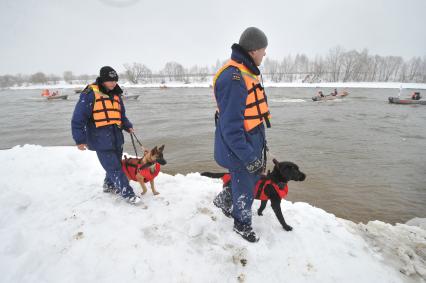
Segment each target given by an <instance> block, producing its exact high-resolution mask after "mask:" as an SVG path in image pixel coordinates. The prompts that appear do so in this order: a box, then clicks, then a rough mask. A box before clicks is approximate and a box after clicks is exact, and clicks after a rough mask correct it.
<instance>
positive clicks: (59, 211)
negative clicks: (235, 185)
mask: <svg viewBox="0 0 426 283" xmlns="http://www.w3.org/2000/svg"><path fill="white" fill-rule="evenodd" d="M0 161H1V162H0V172H1V173H0V174H1V176H0V177H1V178H0V188H1V191H0V243H1V246H0V274H1V277H0V278H1V279H0V281H1V282H357V283H358V282H373V283H376V282H425V280H426V269H425V266H426V264H425V260H426V230H424V226H423V229H422V228H420V226H422V225H424V224H425V221H424V219H414V220H413V221H412V222H413V223H412V224H413V225H417V226H409V225H406V224H398V225H396V226H392V225H389V224H386V223H383V222H379V221H373V222H370V223H367V224H355V223H353V222H350V221H347V220H344V219H340V218H337V217H335V216H334V215H332V214H330V213H327V212H325V211H324V210H322V209H319V208H315V207H313V206H311V205H309V204H307V203H301V202H297V203H292V202H288V201H284V202H283V204H282V206H283V210H284V215H285V217H286V220H287V221H288V223H289V224H290V225H292V226H293V228H294V230H293V231H292V232H285V231H284V230H283V229H282V228H281V227H280V225H279V223H278V221H277V220H276V219H275V216H274V215H273V212H272V209H271V208H270V207H268V208H267V209H266V210H265V212H264V216H263V217H259V216H257V215H256V216H254V217H253V226H254V228H255V230H256V231H257V233H258V234H259V236H260V238H261V239H260V242H258V243H255V244H251V243H248V242H246V241H244V240H243V239H241V238H240V237H239V236H238V235H236V234H235V233H234V232H233V231H232V220H231V219H229V218H226V217H225V216H224V215H222V213H221V212H220V211H219V210H218V209H217V208H216V207H214V206H213V204H212V199H213V197H214V196H215V194H216V193H217V192H218V191H219V190H220V189H221V183H220V181H219V180H212V179H209V178H206V177H202V176H200V175H199V174H198V173H192V174H188V175H186V176H183V175H176V176H171V175H167V174H161V173H160V175H159V177H158V178H157V179H156V184H157V189H158V190H159V191H160V195H159V196H153V195H152V194H151V193H150V191H149V192H148V194H147V195H146V196H143V201H144V203H145V204H146V205H147V206H148V208H147V209H142V208H141V207H135V206H131V205H129V204H127V203H125V202H124V201H122V200H121V199H120V198H119V197H117V196H113V195H111V194H105V193H102V187H101V185H102V181H103V177H104V173H103V170H102V169H101V166H100V165H99V164H98V161H97V158H96V154H95V153H94V152H90V151H85V152H80V151H78V150H77V149H76V148H74V147H41V146H33V145H25V146H23V147H20V146H16V147H14V148H12V149H9V150H3V151H0ZM200 170H202V169H201V168H200ZM133 185H134V187H135V188H137V190H138V191H140V189H139V186H138V185H137V184H135V183H133ZM289 187H290V194H291V184H290V186H289ZM258 205H259V203H258V202H257V201H256V202H255V203H254V206H256V207H257V206H258Z"/></svg>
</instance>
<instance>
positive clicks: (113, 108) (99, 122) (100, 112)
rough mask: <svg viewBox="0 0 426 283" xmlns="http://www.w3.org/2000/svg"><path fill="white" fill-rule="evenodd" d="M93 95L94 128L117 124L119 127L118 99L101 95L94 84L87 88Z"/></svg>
mask: <svg viewBox="0 0 426 283" xmlns="http://www.w3.org/2000/svg"><path fill="white" fill-rule="evenodd" d="M88 87H89V88H90V89H91V90H93V93H94V94H95V104H94V105H93V112H92V113H93V121H94V122H95V126H96V128H99V127H104V126H108V125H114V124H117V125H119V126H121V105H120V97H119V96H118V95H114V96H113V99H110V97H109V96H108V95H107V94H104V93H102V92H101V91H100V90H99V87H98V86H97V85H96V84H92V85H89V86H88Z"/></svg>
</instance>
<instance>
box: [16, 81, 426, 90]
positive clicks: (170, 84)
mask: <svg viewBox="0 0 426 283" xmlns="http://www.w3.org/2000/svg"><path fill="white" fill-rule="evenodd" d="M120 85H121V86H122V87H125V88H132V87H133V88H159V87H162V86H164V85H165V86H167V87H170V88H178V87H179V88H206V87H211V85H212V82H211V81H207V82H201V83H197V82H194V83H189V84H185V83H183V82H167V83H166V84H161V83H146V84H131V83H128V82H120ZM85 86H86V85H84V84H68V83H66V82H64V81H62V82H60V83H58V84H54V85H28V86H20V87H11V88H10V89H16V90H25V89H27V90H28V89H46V88H47V89H79V88H80V89H81V88H84V87H85ZM265 86H266V87H308V88H391V89H399V88H400V87H402V88H404V89H426V84H422V83H399V82H345V83H344V82H334V83H333V82H324V83H302V82H291V83H290V82H283V83H274V82H269V81H265Z"/></svg>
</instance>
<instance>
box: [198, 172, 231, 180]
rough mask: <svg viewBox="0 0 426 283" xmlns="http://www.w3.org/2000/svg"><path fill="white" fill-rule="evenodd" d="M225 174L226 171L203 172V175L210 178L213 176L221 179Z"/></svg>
mask: <svg viewBox="0 0 426 283" xmlns="http://www.w3.org/2000/svg"><path fill="white" fill-rule="evenodd" d="M225 174H226V173H213V172H203V173H201V176H204V177H209V178H213V179H220V178H222V177H223V175H225Z"/></svg>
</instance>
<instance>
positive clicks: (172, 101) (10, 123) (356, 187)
mask: <svg viewBox="0 0 426 283" xmlns="http://www.w3.org/2000/svg"><path fill="white" fill-rule="evenodd" d="M127 90H128V92H129V93H132V94H140V97H139V99H138V100H135V101H131V100H128V101H126V102H125V105H126V111H127V116H128V117H129V119H130V120H131V121H132V122H133V124H134V127H135V130H136V133H137V135H138V136H139V137H140V138H141V140H142V142H143V143H144V145H145V146H146V147H153V146H154V145H161V144H165V145H166V147H165V152H164V154H165V158H166V159H167V161H168V164H167V165H166V166H165V167H163V171H164V172H166V173H170V174H176V173H182V174H185V173H188V172H202V171H214V172H223V169H221V168H220V167H218V166H217V165H216V163H215V162H214V159H213V138H214V121H213V114H214V111H215V102H214V99H213V96H212V90H211V89H209V88H168V89H131V88H129V89H127ZM346 90H347V91H348V92H349V93H350V95H349V96H348V97H346V98H344V99H341V100H335V101H327V102H313V101H311V99H310V97H311V96H312V95H313V94H314V93H315V92H316V90H315V89H313V88H269V89H267V90H266V91H267V94H268V98H269V104H270V108H271V113H272V120H271V122H272V128H271V129H269V130H268V131H267V139H268V144H269V147H270V149H271V152H272V154H273V155H275V156H276V157H277V158H278V159H279V160H280V161H284V160H288V161H293V162H295V163H297V164H298V165H299V167H300V168H301V170H302V171H304V172H305V173H306V174H307V176H308V177H307V179H306V181H304V182H302V183H295V182H292V183H290V184H289V189H290V191H289V196H288V199H289V200H291V201H306V202H309V203H310V204H312V205H314V206H317V207H321V208H323V209H325V210H327V211H329V212H332V213H334V214H336V215H337V216H339V217H343V218H347V219H351V220H353V221H363V222H365V221H368V220H374V219H378V220H383V221H387V222H391V223H395V222H405V221H407V220H409V219H411V218H413V217H426V182H425V181H426V106H421V105H420V106H415V105H414V106H409V105H392V104H388V103H387V97H388V96H392V95H396V94H397V93H396V91H395V90H392V89H346ZM323 91H324V93H327V92H329V91H331V90H329V89H323ZM62 93H68V94H70V96H69V99H68V100H61V101H47V100H44V99H42V98H41V97H40V91H39V90H3V91H1V92H0V96H1V98H2V101H3V106H4V108H3V109H5V114H6V115H3V126H2V127H1V130H0V132H1V135H0V136H1V140H0V148H1V149H6V148H10V147H13V146H15V145H23V144H40V145H45V146H64V145H65V146H69V145H73V144H74V142H73V140H72V138H71V132H70V119H71V116H72V112H73V109H74V106H75V104H76V102H77V100H78V97H79V95H76V94H73V93H72V91H71V90H64V91H63V92H62ZM125 151H127V152H129V153H132V152H133V150H132V146H131V142H130V138H129V136H126V145H125ZM47 181H48V180H47ZM101 181H102V180H100V182H101Z"/></svg>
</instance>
